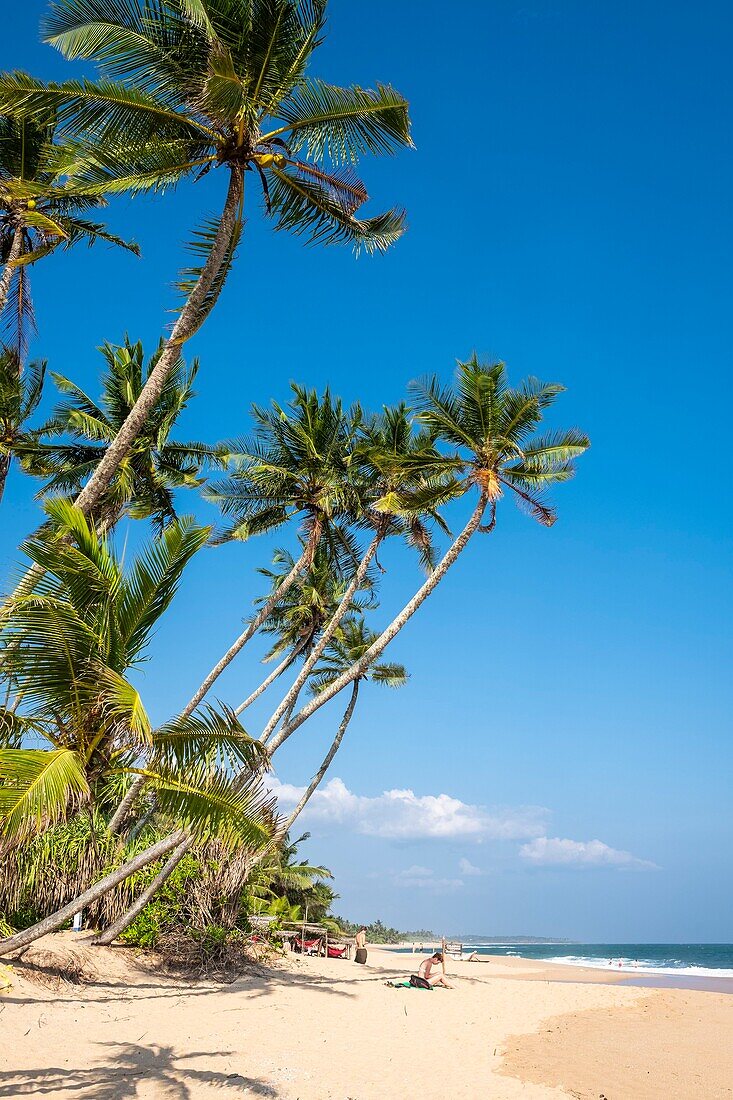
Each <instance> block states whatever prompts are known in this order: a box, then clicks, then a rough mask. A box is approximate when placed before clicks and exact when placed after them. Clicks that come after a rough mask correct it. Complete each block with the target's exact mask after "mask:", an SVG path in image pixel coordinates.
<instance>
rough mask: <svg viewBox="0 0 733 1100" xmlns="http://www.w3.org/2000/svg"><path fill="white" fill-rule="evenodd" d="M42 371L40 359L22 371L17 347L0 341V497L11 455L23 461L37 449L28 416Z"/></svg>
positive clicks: (37, 398) (35, 403) (35, 400)
mask: <svg viewBox="0 0 733 1100" xmlns="http://www.w3.org/2000/svg"><path fill="white" fill-rule="evenodd" d="M45 373H46V364H45V362H44V361H42V360H39V361H37V362H33V363H29V364H28V365H27V366H26V369H25V373H24V374H21V369H20V355H19V353H18V351H17V350H15V349H11V348H5V347H3V346H2V345H0V501H1V500H2V498H3V492H4V491H5V482H6V480H7V476H8V472H9V470H10V466H11V463H12V461H13V459H17V460H18V461H20V462H22V463H26V462H28V461H31V460H32V459H33V458H34V457H35V456H36V455H37V453H38V449H39V448H38V442H37V439H36V435H35V433H34V432H33V431H31V430H30V429H29V426H28V419H29V417H30V416H31V415H32V414H33V413H34V412H35V410H36V409H37V408H38V404H39V402H40V400H41V397H42V394H43V381H44V377H45Z"/></svg>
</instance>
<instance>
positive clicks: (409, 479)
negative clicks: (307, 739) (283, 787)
mask: <svg viewBox="0 0 733 1100" xmlns="http://www.w3.org/2000/svg"><path fill="white" fill-rule="evenodd" d="M458 465H459V464H457V463H456V461H455V459H452V458H451V457H446V456H445V455H443V454H441V453H440V452H439V451H438V450H437V449H436V447H435V445H434V442H433V440H432V439H431V438H430V437H429V436H428V434H427V433H426V432H424V431H422V432H415V431H414V426H413V419H412V416H411V414H410V413H409V411H408V409H407V406H406V405H405V404H404V403H401V404H399V405H397V406H395V407H393V408H387V407H385V408H384V410H383V411H382V413H381V414H379V415H376V416H372V417H371V418H369V419H368V420H367V421H365V422H363V423H360V425H359V437H358V441H357V446H356V447H355V449H354V467H355V471H356V477H357V480H358V483H359V486H360V489H361V505H362V508H361V513H360V515H359V516H358V521H359V524H360V526H362V527H364V528H366V529H367V530H368V531H369V532H370V533H371V536H372V537H371V540H370V541H369V543H368V545H367V547H366V550H365V551H364V553H363V555H362V557H361V560H360V561H359V564H358V566H357V568H356V569H355V570H354V571H353V577H352V580H351V583H350V584H349V585H348V587H346V589H345V591H344V592H343V595H342V598H341V601H340V602H339V604H338V606H337V607H336V608H335V609H334V612H333V614H332V616H331V618H330V620H329V621H328V624H327V625H326V626H325V629H324V630H323V632H322V634H321V637H320V639H319V640H318V642H317V643H316V644H315V645H314V646H313V647H312V648H311V651H310V653H309V655H308V657H307V659H306V661H305V663H304V665H303V668H302V669H301V671H300V673H299V675H298V676H297V678H296V680H295V682H294V683H293V685H292V687H291V688H290V690H289V691H288V692H287V694H286V695H285V696H284V698H283V699H282V700H281V702H280V704H279V705H278V707H277V708H276V709H275V711H274V712H273V714H272V715H271V717H270V720H269V721H268V723H267V725H266V726H265V728H264V730H263V732H262V736H261V740H262V741H263V742H267V741H268V739H269V738H270V736H271V734H272V732H273V730H274V729H275V727H276V726H277V724H278V722H280V721H281V719H284V717H285V716H286V715H288V714H289V713H290V712H291V711H292V708H293V704H294V703H295V700H296V699H297V697H298V694H299V692H300V691H301V689H302V688H303V686H304V684H305V683H306V681H307V679H308V677H309V676H310V674H311V672H312V670H313V668H314V666H315V665H316V663H317V661H318V660H319V658H320V656H321V654H322V653H323V652H324V650H325V648H326V646H327V645H328V644H329V642H330V640H331V638H333V637H334V635H335V634H336V631H337V630H338V627H339V624H340V623H341V621H342V619H343V618H344V616H345V615H347V614H349V613H350V610H351V606H352V601H353V598H354V594H355V592H356V591H357V589H358V588H359V587H360V586H361V585H363V584H364V581H365V579H366V577H367V574H368V570H369V569H370V567H371V564H372V562H373V561H374V560H375V558H376V556H377V554H378V552H379V548H380V546H381V544H382V543H383V541H384V540H385V539H386V538H388V537H389V536H396V535H398V536H401V537H403V538H405V539H406V540H407V542H408V543H409V544H410V545H411V546H413V547H414V548H416V549H417V550H418V553H419V555H420V559H421V562H422V564H423V565H424V567H425V568H426V569H431V568H432V567H433V565H434V552H433V540H432V534H431V528H432V526H434V525H435V524H437V525H438V526H440V527H441V528H442V529H443V530H445V531H447V528H446V527H445V524H444V522H443V520H442V519H441V517H440V513H439V511H438V509H439V507H440V506H442V505H444V504H445V503H446V502H447V501H449V500H450V499H452V497H453V496H454V495H455V494H456V491H457V483H456V479H455V470H456V469H457V466H458Z"/></svg>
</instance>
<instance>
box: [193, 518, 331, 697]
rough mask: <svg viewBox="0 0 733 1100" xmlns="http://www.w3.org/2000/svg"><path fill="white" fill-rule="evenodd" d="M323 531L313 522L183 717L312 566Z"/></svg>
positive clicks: (317, 523)
mask: <svg viewBox="0 0 733 1100" xmlns="http://www.w3.org/2000/svg"><path fill="white" fill-rule="evenodd" d="M322 532H323V526H322V524H321V521H320V520H318V519H316V521H315V522H314V524H313V528H312V530H311V533H310V536H309V538H308V541H307V543H306V545H305V549H304V550H303V553H302V554H301V555H300V557H299V558H298V560H297V561H296V563H295V565H294V566H293V568H292V569H291V570H290V572H289V573H288V574H287V576H286V577H284V578H283V580H282V581H280V584H279V585H278V586H277V588H276V589H275V591H274V592H273V594H272V595H271V596H270V598H269V600H268V601H267V602H266V603H265V604H264V605H263V607H262V608H261V610H260V612H259V613H258V615H257V616H256V617H255V618H254V619H253V620H252V622H251V623H250V624H249V626H248V627H247V629H246V630H245V631H244V632H243V633H242V634H240V635H239V637H238V638H237V640H236V642H234V644H233V645H231V646H230V647H229V649H228V650H227V651H226V653H225V654H224V656H223V657H222V658H221V660H220V661H217V663H216V664H215V665H214V667H213V668H212V670H211V672H210V673H209V675H208V676H207V677H206V679H205V680H204V681H203V683H202V684H201V686H200V688H199V689H198V691H197V692H196V694H195V695H194V696H193V697H192V698H191V700H190V701H189V703H188V705H187V707H186V709H185V710H184V711H183V712H182V715H181V717H182V718H187V717H188V716H189V714H191V713H192V711H194V710H195V709H196V707H197V706H198V705H199V703H200V702H201V700H202V699H203V698H204V696H205V695H206V693H207V691H208V690H209V688H210V687H211V686H212V684H214V683H215V682H216V680H218V679H219V677H220V676H221V674H222V672H223V671H224V669H225V668H227V667H228V666H229V665H230V664H231V663H232V661H233V660H234V658H235V657H236V656H237V654H238V653H241V651H242V650H243V649H244V647H245V646H246V644H247V642H248V641H249V640H250V639H251V638H252V637H253V636H254V635H255V634H256V633H257V631H258V630H259V629H260V627H261V626H262V624H263V623H264V621H265V619H267V618H269V616H270V615H271V614H272V612H273V610H274V609H275V607H276V605H277V604H278V602H279V601H280V600H281V599H282V597H283V596H284V595H285V593H286V592H287V591H288V589H289V588H291V587H292V585H293V584H295V582H296V580H297V579H298V577H299V576H300V574H301V572H302V571H303V570H304V569H307V568H308V567H309V566H310V564H311V562H312V561H313V555H314V554H315V552H316V547H317V546H318V543H319V542H320V540H321V534H322Z"/></svg>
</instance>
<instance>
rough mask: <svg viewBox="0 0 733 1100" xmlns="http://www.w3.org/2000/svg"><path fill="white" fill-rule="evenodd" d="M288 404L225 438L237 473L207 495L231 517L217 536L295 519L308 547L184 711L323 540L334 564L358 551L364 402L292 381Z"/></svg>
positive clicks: (236, 535)
mask: <svg viewBox="0 0 733 1100" xmlns="http://www.w3.org/2000/svg"><path fill="white" fill-rule="evenodd" d="M292 390H293V396H292V398H291V400H290V402H289V403H288V405H287V406H286V407H283V406H281V405H279V404H277V402H274V401H273V403H272V407H271V408H270V409H262V408H259V407H258V406H256V405H255V406H253V408H252V416H253V418H254V421H255V431H254V434H253V436H252V437H251V438H250V439H244V440H235V441H233V442H229V443H224V444H223V445H222V451H223V452H225V453H226V454H227V455H228V456H229V459H230V461H231V462H232V463H233V464H234V469H233V472H232V474H231V476H230V477H229V478H227V479H225V480H223V481H219V482H214V483H213V484H212V485H211V486H210V487H208V488H207V490H206V492H205V494H204V495H205V496H206V498H207V499H208V500H210V501H212V502H213V503H215V504H218V506H219V508H220V509H221V511H222V513H223V514H224V516H225V517H227V519H228V520H229V523H228V526H227V527H226V528H225V529H224V531H223V532H222V533H221V534H220V535H219V537H218V541H220V542H223V541H226V540H229V539H248V538H251V537H252V536H253V535H258V534H262V533H264V532H269V531H274V530H276V529H277V528H279V527H281V526H282V525H283V524H285V523H287V522H288V521H290V520H293V519H299V520H300V521H301V525H302V528H303V533H304V539H303V551H302V553H301V555H300V557H299V558H298V560H297V561H296V562H295V563H294V564H293V567H292V568H291V569H290V570H289V572H288V573H286V575H285V576H284V577H283V578H282V580H281V582H280V584H279V585H278V586H277V588H276V589H275V590H274V591H273V592H272V593H271V595H270V596H269V597H268V599H267V600H265V601H264V603H263V604H262V606H261V607H260V610H259V612H258V613H257V615H256V616H255V617H254V618H253V619H252V620H251V621H250V622H249V624H248V625H247V627H246V629H245V630H244V631H243V632H242V633H241V634H240V635H239V637H238V638H237V639H236V640H235V642H234V643H233V644H232V645H231V646H230V647H229V649H228V650H227V651H226V653H225V654H224V656H223V657H222V658H221V659H220V660H219V661H218V662H217V663H216V664H215V665H214V667H213V668H212V670H211V672H209V674H208V675H207V676H206V678H205V679H204V681H203V682H202V684H201V686H200V687H199V689H198V690H197V691H196V693H195V694H194V696H193V697H192V698H191V700H190V702H189V703H188V706H187V707H186V709H185V710H184V712H183V713H184V714H186V713H188V712H190V711H191V710H193V708H194V707H196V706H198V704H199V703H200V702H201V700H202V699H203V698H204V696H205V695H206V693H207V692H208V690H209V688H210V687H211V686H212V684H213V683H214V682H215V681H216V680H217V679H218V677H219V676H220V675H221V673H222V672H223V671H224V669H225V668H227V667H228V665H229V664H230V663H231V662H232V661H233V660H234V658H235V657H236V656H237V654H238V653H240V652H241V650H242V649H243V647H244V646H245V645H246V644H247V642H248V641H249V640H250V639H251V638H252V637H253V636H254V634H255V633H256V632H257V630H259V628H260V626H261V625H262V624H263V623H264V622H265V620H266V619H267V618H268V617H269V616H270V615H271V614H272V612H273V609H274V608H275V607H276V605H277V603H278V602H279V600H280V599H282V597H283V596H284V595H285V593H286V592H287V591H288V589H289V588H290V587H291V586H292V585H293V584H295V582H296V581H297V579H298V578H299V576H301V574H302V573H303V572H304V571H307V570H308V569H309V568H310V566H311V564H312V562H313V559H314V555H315V553H316V550H317V548H318V546H319V544H320V543H321V541H322V540H323V541H324V542H325V543H326V545H327V546H328V548H329V551H330V554H331V559H332V561H333V562H335V563H338V562H342V561H343V560H344V558H346V559H347V560H348V559H349V558H350V557H352V556H353V554H354V548H353V543H352V542H351V541H350V539H349V536H348V533H347V532H346V531H345V530H344V523H345V522H348V521H349V519H351V518H353V517H354V516H356V515H358V514H359V512H360V510H361V504H360V487H359V485H358V484H357V482H356V481H355V480H354V479H353V478H352V475H351V461H352V454H353V448H354V442H355V438H356V432H357V429H358V425H359V421H360V411H359V409H358V408H355V409H352V410H345V409H344V408H343V405H342V403H341V400H340V398H334V397H332V395H331V392H330V390H328V389H326V390H325V392H324V394H323V395H322V396H321V397H319V395H318V394H317V393H316V391H315V390H306V389H303V388H302V387H301V386H297V385H295V384H293V386H292Z"/></svg>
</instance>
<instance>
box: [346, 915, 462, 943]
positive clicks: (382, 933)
mask: <svg viewBox="0 0 733 1100" xmlns="http://www.w3.org/2000/svg"><path fill="white" fill-rule="evenodd" d="M336 921H337V922H338V924H339V927H340V928H342V929H343V931H344V932H345V933H346V935H347V936H355V935H356V933H357V932H358V931H359V929H360V928H366V936H367V943H405V942H407V943H411V942H412V941H422V940H425V941H426V943H431V942H434V941H436V940H439V939H440V936H437V935H436V934H435V932H429V931H426V930H425V929H422V930H420V931H418V932H398V931H397V929H396V928H389V927H387V925H385V924H382V922H381V920H375V921H372V922H371V924H354V922H353V921H349V920H346V919H345V918H344V917H336Z"/></svg>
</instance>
